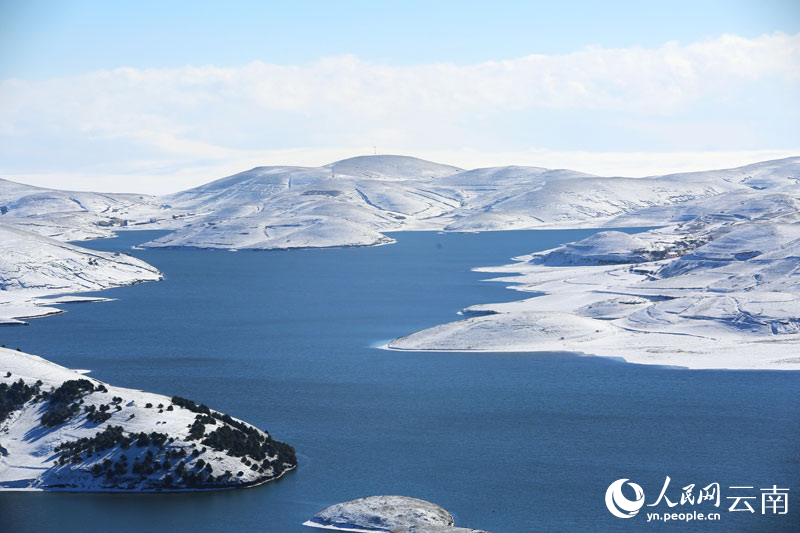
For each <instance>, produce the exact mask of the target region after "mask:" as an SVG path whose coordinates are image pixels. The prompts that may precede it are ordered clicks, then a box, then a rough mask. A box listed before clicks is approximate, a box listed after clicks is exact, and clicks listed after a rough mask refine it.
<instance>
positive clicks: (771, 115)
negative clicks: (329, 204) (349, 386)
mask: <svg viewBox="0 0 800 533" xmlns="http://www.w3.org/2000/svg"><path fill="white" fill-rule="evenodd" d="M798 88H800V34H797V35H785V34H783V33H774V34H771V35H765V36H762V37H758V38H754V39H748V38H743V37H738V36H728V35H726V36H721V37H718V38H715V39H710V40H707V41H703V42H697V43H692V44H688V45H679V44H678V43H674V42H671V43H667V44H665V45H663V46H661V47H659V48H657V49H644V48H638V47H633V48H624V49H606V48H598V47H589V48H586V49H583V50H579V51H576V52H573V53H570V54H565V55H551V56H546V55H532V56H527V57H521V58H517V59H511V60H506V61H493V62H486V63H481V64H476V65H455V64H449V63H441V64H430V65H416V66H387V65H380V64H375V63H370V62H366V61H363V60H360V59H358V58H357V57H353V56H344V57H335V58H327V59H322V60H320V61H317V62H315V63H313V64H309V65H302V66H298V65H288V66H287V65H274V64H268V63H262V62H255V63H251V64H248V65H245V66H241V67H218V66H200V67H195V66H188V67H182V68H172V69H134V68H118V69H114V70H108V71H99V72H92V73H87V74H82V75H78V76H73V77H69V78H59V79H51V80H45V81H24V80H5V81H3V82H0V161H3V163H2V166H0V172H4V173H5V175H11V174H13V175H17V176H19V175H31V174H33V173H37V174H50V175H54V174H58V175H66V174H69V175H74V174H76V173H77V172H82V173H84V174H85V175H92V174H94V175H98V176H99V175H103V174H105V175H109V174H114V175H127V173H128V171H129V169H131V168H137V169H139V171H140V172H141V173H142V175H143V176H144V175H145V173H146V172H148V171H149V172H153V175H159V176H164V177H165V179H166V177H167V176H173V177H174V178H175V180H174V183H176V184H177V183H178V181H180V180H179V176H181V175H185V172H186V171H185V169H187V168H193V169H207V170H209V171H210V170H211V169H212V168H213V169H217V170H220V169H222V168H228V167H229V166H233V165H237V166H238V168H239V169H241V168H242V167H243V166H244V165H245V164H247V162H249V161H255V160H256V159H258V158H266V159H267V160H268V159H271V158H272V157H273V156H274V155H275V154H281V153H282V154H287V155H288V154H291V153H296V154H297V153H305V154H308V153H316V154H323V153H333V152H336V153H339V152H342V150H338V149H336V148H332V147H340V146H346V147H353V146H364V145H367V146H369V145H371V144H378V145H379V146H380V147H382V148H383V149H387V148H390V147H391V148H392V149H393V150H394V151H401V152H411V153H414V154H424V153H443V154H447V153H473V154H478V153H483V154H487V156H486V157H483V159H481V158H480V157H478V158H477V159H481V160H490V159H492V156H491V155H490V154H496V153H508V154H509V157H512V156H514V154H516V157H517V158H516V159H513V157H512V159H509V160H508V161H507V163H509V164H510V163H518V164H519V163H525V162H528V161H527V157H528V156H529V155H530V154H537V153H538V154H539V156H541V157H544V155H543V154H545V153H551V154H555V153H569V154H572V155H573V156H574V155H575V154H576V153H591V152H597V151H607V150H615V151H617V152H624V153H630V152H633V151H640V152H662V151H672V152H677V151H680V152H697V153H700V152H702V153H710V152H711V153H717V154H718V153H723V152H736V153H753V150H754V149H759V150H762V149H775V148H787V147H794V146H797V145H798V144H800V138H798V137H797V136H796V135H797V134H796V133H795V134H794V135H795V136H794V137H793V138H787V137H786V136H785V135H782V132H784V131H788V130H789V128H790V127H791V129H792V131H796V130H794V128H793V127H792V126H789V125H788V124H789V123H791V124H795V123H796V119H797V118H798V115H799V114H800V109H799V108H798V105H797V101H796V94H797V90H798ZM775 94H778V96H779V97H776V96H775ZM780 95H794V96H793V97H791V99H789V98H790V97H789V96H786V97H785V99H784V100H781V98H780ZM787 102H788V103H787ZM731 110H733V111H734V112H733V113H732V114H731V113H729V114H730V115H731V116H726V117H725V118H724V119H720V117H719V116H718V115H720V114H723V113H727V112H730V111H731ZM737 110H742V111H746V112H743V113H741V116H738V114H737V113H736V111H737ZM706 115H707V116H706ZM776 140H781V142H782V144H781V145H776ZM529 146H543V147H548V148H549V150H548V151H546V152H541V151H540V152H535V151H534V152H530V151H529V149H528V147H529ZM300 147H306V148H300ZM462 147H467V148H462ZM525 154H527V155H525ZM348 155H350V154H348ZM520 157H522V158H525V161H521V160H520V159H519V158H520ZM474 159H475V158H472V159H471V160H474ZM267 160H264V159H262V160H261V163H262V164H263V163H266V162H267ZM595 160H596V159H595ZM282 162H298V163H301V161H282ZM320 162H324V161H320ZM446 162H454V163H457V164H458V161H455V160H452V161H446ZM498 163H499V162H498ZM531 163H534V162H533V161H531ZM462 164H463V163H462ZM536 164H543V163H542V161H538V162H536ZM563 166H569V165H563ZM634 166H635V165H634ZM573 167H575V165H573ZM632 168H633V167H632ZM180 169H184V170H183V172H181V171H180ZM623 171H624V168H623V169H620V170H619V171H618V173H623ZM204 177H205V178H210V177H214V176H213V175H211V176H209V175H206V176H204ZM105 188H107V189H108V188H112V189H119V188H120V187H119V186H116V185H113V186H111V187H105ZM123 188H124V187H123ZM168 188H170V189H174V188H175V187H168Z"/></svg>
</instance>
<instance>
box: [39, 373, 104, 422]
mask: <svg viewBox="0 0 800 533" xmlns="http://www.w3.org/2000/svg"><path fill="white" fill-rule="evenodd" d="M98 390H99V389H98ZM94 391H95V387H94V385H93V384H92V382H91V381H89V380H88V379H71V380H68V381H65V382H64V383H62V384H61V385H60V386H59V387H58V388H57V389H55V390H53V391H52V392H51V393H49V394H46V397H48V398H49V399H50V402H49V403H48V404H47V410H46V411H45V412H44V414H42V419H41V424H42V425H43V426H45V427H53V426H58V425H60V424H63V423H64V422H66V421H67V420H69V419H70V418H72V417H74V416H76V415H77V414H78V413H80V412H81V408H80V405H78V400H80V399H81V398H82V397H83V396H84V395H85V394H88V393H91V392H94Z"/></svg>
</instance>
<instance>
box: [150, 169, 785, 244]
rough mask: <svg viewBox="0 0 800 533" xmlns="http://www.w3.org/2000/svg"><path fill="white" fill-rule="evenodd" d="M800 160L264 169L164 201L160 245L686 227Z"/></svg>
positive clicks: (778, 177) (768, 185)
mask: <svg viewBox="0 0 800 533" xmlns="http://www.w3.org/2000/svg"><path fill="white" fill-rule="evenodd" d="M799 169H800V158H789V159H784V160H780V161H773V162H764V163H758V164H755V165H748V166H745V167H741V168H738V169H729V170H721V171H708V172H698V173H692V174H679V175H671V176H654V177H651V178H641V179H633V178H616V177H611V178H604V177H598V176H590V175H587V174H582V173H579V172H574V171H570V170H548V169H544V168H539V167H518V166H509V167H495V168H487V169H475V170H468V171H460V170H459V169H457V168H455V167H450V166H446V165H439V164H436V163H431V162H428V161H423V160H420V159H415V158H411V157H401V156H363V157H357V158H353V159H348V160H344V161H339V162H336V163H332V164H330V165H326V166H324V167H319V168H308V167H287V166H283V167H258V168H255V169H252V170H249V171H247V172H242V173H240V174H236V175H234V176H230V177H227V178H223V179H221V180H217V181H214V182H211V183H209V184H207V185H203V186H201V187H197V188H195V189H190V190H188V191H183V192H181V193H177V194H174V195H170V196H166V197H162V198H160V199H159V200H160V201H161V202H162V203H163V204H164V205H165V206H168V207H169V212H170V213H173V215H174V216H175V217H176V220H179V221H181V223H182V224H183V225H182V227H180V228H179V229H178V230H177V231H175V232H174V233H172V234H169V235H166V236H164V237H162V238H160V239H156V240H154V241H151V242H149V243H147V244H146V246H151V247H198V248H223V249H242V248H249V249H275V248H305V247H328V246H369V245H376V244H385V243H388V242H391V240H390V239H389V238H387V237H385V236H384V235H382V233H383V232H387V231H402V230H445V231H492V230H508V229H535V228H569V227H581V226H586V225H587V224H591V225H592V226H595V227H597V226H612V225H616V226H633V225H641V224H643V223H644V224H661V223H663V222H664V221H680V220H685V219H686V218H687V216H690V215H689V213H690V212H689V211H687V210H684V209H683V206H684V205H686V206H693V208H694V209H695V212H696V213H695V214H699V211H700V209H702V208H701V207H700V206H701V205H705V204H703V201H704V200H705V199H707V198H709V197H716V196H720V195H724V194H734V193H739V194H740V195H743V196H748V195H749V194H750V193H752V192H757V191H763V190H771V191H772V192H781V193H782V192H784V191H785V190H786V188H787V187H792V186H794V185H795V184H796V180H795V178H796V177H797V176H798V175H800V170H799Z"/></svg>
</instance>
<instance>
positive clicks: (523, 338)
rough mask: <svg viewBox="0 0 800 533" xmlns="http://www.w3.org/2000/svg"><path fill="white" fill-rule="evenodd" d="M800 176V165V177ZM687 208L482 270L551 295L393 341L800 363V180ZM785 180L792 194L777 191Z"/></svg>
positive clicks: (656, 359) (711, 362)
mask: <svg viewBox="0 0 800 533" xmlns="http://www.w3.org/2000/svg"><path fill="white" fill-rule="evenodd" d="M797 175H798V176H800V172H798V174H797ZM759 183H760V184H762V185H763V187H762V185H760V186H759V188H757V189H752V190H751V192H750V193H748V194H747V195H744V193H742V191H732V192H730V193H724V194H721V195H719V196H716V197H714V198H710V199H708V200H705V201H693V202H690V203H687V204H684V206H685V207H686V210H685V213H684V215H686V216H685V217H683V216H680V212H681V210H680V209H679V208H678V206H673V208H672V209H673V213H674V214H675V215H676V218H686V221H685V222H682V223H679V224H675V225H672V226H667V227H664V228H660V229H657V230H652V231H649V232H646V233H642V234H637V235H626V234H623V233H620V232H615V231H609V232H602V233H598V234H595V235H593V236H591V237H589V238H587V239H584V240H582V241H580V242H577V243H569V244H565V245H563V246H560V247H558V248H555V249H553V250H547V251H544V252H539V253H536V254H532V255H529V256H524V257H520V258H517V261H518V262H517V263H514V264H511V265H507V266H505V267H499V268H488V269H479V270H481V271H484V272H495V273H503V274H506V276H505V277H503V278H498V281H503V282H507V283H514V284H516V285H514V287H513V288H514V289H517V290H520V291H524V292H537V293H543V294H542V295H541V296H536V297H533V298H529V299H526V300H520V301H516V302H508V303H501V304H485V305H475V306H471V307H469V308H467V309H465V310H464V312H463V314H464V315H465V316H468V317H470V318H467V319H465V320H460V321H457V322H452V323H449V324H444V325H441V326H437V327H434V328H430V329H428V330H424V331H420V332H417V333H414V334H411V335H408V336H406V337H402V338H399V339H396V340H394V341H392V342H391V343H389V345H388V346H389V347H390V348H394V349H404V350H477V351H574V352H584V353H587V354H593V355H608V356H611V357H624V358H625V359H627V360H628V361H632V362H638V363H649V364H662V365H678V366H687V367H691V368H763V369H800V357H798V355H797V354H798V352H799V351H800V200H798V198H799V197H800V187H798V186H797V185H794V184H792V183H785V182H783V180H780V181H778V183H774V182H773V183H772V184H771V185H765V184H766V183H767V180H761V181H759ZM771 187H774V188H776V189H778V190H780V191H782V192H781V193H774V192H771V190H770V188H771Z"/></svg>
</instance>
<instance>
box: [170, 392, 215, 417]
mask: <svg viewBox="0 0 800 533" xmlns="http://www.w3.org/2000/svg"><path fill="white" fill-rule="evenodd" d="M172 403H174V404H175V405H177V406H178V407H183V408H184V409H188V410H190V411H192V412H194V413H202V414H205V415H210V414H211V409H209V408H208V406H207V405H206V404H203V403H201V404H200V405H197V404H196V403H194V402H193V401H192V400H187V399H186V398H181V397H180V396H173V397H172Z"/></svg>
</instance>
